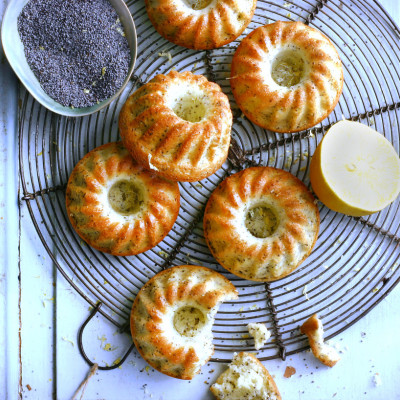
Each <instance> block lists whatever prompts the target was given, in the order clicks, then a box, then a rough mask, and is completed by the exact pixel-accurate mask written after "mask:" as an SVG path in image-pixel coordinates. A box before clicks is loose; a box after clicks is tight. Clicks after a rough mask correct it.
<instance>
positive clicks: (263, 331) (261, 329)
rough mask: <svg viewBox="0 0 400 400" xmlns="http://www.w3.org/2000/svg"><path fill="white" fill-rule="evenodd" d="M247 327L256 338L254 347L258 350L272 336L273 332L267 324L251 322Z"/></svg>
mask: <svg viewBox="0 0 400 400" xmlns="http://www.w3.org/2000/svg"><path fill="white" fill-rule="evenodd" d="M247 329H248V331H249V333H250V335H251V336H253V338H254V347H255V349H256V350H260V349H261V347H262V346H263V345H264V344H265V343H266V342H267V341H268V339H269V338H270V337H271V332H270V331H269V330H268V329H267V327H266V326H265V324H261V323H250V324H248V325H247Z"/></svg>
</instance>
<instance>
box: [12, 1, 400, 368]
mask: <svg viewBox="0 0 400 400" xmlns="http://www.w3.org/2000/svg"><path fill="white" fill-rule="evenodd" d="M127 4H128V6H129V8H130V10H131V12H132V14H133V17H134V21H135V24H136V29H137V34H138V43H139V48H138V58H137V63H136V65H137V66H136V70H135V72H134V75H133V76H132V79H131V81H130V83H129V85H128V86H127V88H126V90H125V91H124V92H123V93H122V94H121V96H120V97H119V98H118V99H117V100H116V101H114V102H113V103H111V104H110V105H109V106H108V107H107V108H106V109H104V110H103V111H101V112H99V113H97V114H95V115H91V116H88V117H83V118H77V119H73V118H68V117H61V116H58V115H56V114H53V113H51V112H49V111H47V110H46V109H45V108H43V107H41V106H40V105H39V104H38V103H37V102H36V101H35V100H34V99H33V98H32V97H31V96H30V95H29V94H28V93H27V92H26V91H25V90H24V89H23V88H21V91H20V98H21V100H20V111H19V161H20V172H21V184H22V190H23V197H22V200H25V201H26V202H27V205H28V209H29V213H30V215H31V218H32V221H33V224H34V226H35V228H36V230H37V233H38V235H39V237H40V239H41V241H42V242H43V245H44V247H45V249H46V250H47V252H48V253H49V255H50V256H51V258H52V260H53V262H54V263H55V264H56V266H57V268H58V270H59V271H60V273H61V274H62V275H63V276H64V277H65V278H66V279H67V280H68V282H69V283H70V284H71V286H72V287H73V288H74V289H75V290H76V291H78V292H79V293H80V295H81V296H82V297H83V298H84V299H86V300H87V301H88V302H89V303H90V304H91V305H92V306H93V307H94V306H95V305H96V303H97V302H99V301H100V302H102V304H103V307H102V308H101V309H100V312H101V313H102V315H103V316H104V317H105V318H107V319H108V320H109V321H111V322H112V323H114V324H115V325H116V326H117V327H119V328H120V329H121V330H124V329H126V328H127V321H128V319H129V314H130V309H131V305H132V301H133V299H134V297H135V295H136V294H137V292H138V291H139V289H140V288H141V287H142V286H143V284H144V283H146V282H147V280H148V279H149V278H151V277H152V276H153V275H154V274H156V273H157V272H159V271H161V270H162V269H165V268H168V267H169V266H172V265H182V264H195V265H204V266H207V267H209V268H212V269H215V270H217V271H219V272H221V273H222V274H224V275H225V276H226V277H227V278H229V279H230V280H231V281H232V282H233V283H234V284H235V286H236V287H237V288H238V291H239V293H240V298H239V300H238V301H234V302H228V303H225V304H223V305H222V306H221V308H220V311H219V312H218V314H217V317H216V320H215V324H214V328H213V333H214V344H215V354H214V358H213V359H212V360H213V361H222V362H229V361H230V360H231V358H232V353H233V352H234V351H246V350H247V351H252V350H254V345H253V342H252V340H251V339H249V338H248V336H247V328H246V325H247V324H248V323H250V322H263V323H265V324H266V325H267V327H268V329H269V330H271V332H273V336H272V340H270V341H269V342H268V343H267V344H266V345H265V346H264V347H263V348H262V349H261V350H260V351H259V354H258V357H259V358H260V359H261V360H267V359H271V358H277V357H282V358H285V356H286V355H289V354H292V353H295V352H299V351H301V350H304V349H305V348H307V346H308V343H307V341H306V340H305V337H304V336H302V335H301V334H300V332H299V329H298V327H299V325H301V323H302V322H303V321H304V320H305V319H306V318H308V317H309V316H310V315H312V314H313V313H318V314H319V316H320V318H322V321H323V323H324V328H325V331H326V337H328V338H330V337H333V336H335V335H337V334H338V333H340V332H342V331H343V330H344V329H346V328H348V327H349V326H351V325H352V324H353V323H355V322H356V321H357V320H358V319H360V318H362V317H363V316H364V315H365V314H366V313H367V312H368V311H370V310H371V309H372V308H373V307H374V306H375V305H376V304H378V303H379V302H380V301H381V300H382V299H383V298H384V297H385V296H386V295H387V294H388V293H389V292H390V291H391V290H392V289H393V288H394V286H395V285H396V284H397V283H398V282H399V281H400V267H399V259H400V249H399V242H400V238H399V229H400V214H399V208H400V201H399V199H397V200H396V201H395V202H394V203H392V204H391V205H390V206H389V207H387V208H386V209H385V210H383V211H381V212H379V213H377V214H374V215H372V216H369V217H366V218H353V217H348V216H345V215H342V214H339V213H335V212H333V211H331V210H329V209H327V208H326V207H324V206H323V205H322V204H321V203H319V209H320V216H321V226H320V233H319V237H318V241H317V243H316V246H315V248H314V250H313V252H312V254H311V255H310V256H309V258H308V259H307V260H306V261H305V262H304V263H303V264H302V265H301V266H300V267H299V268H298V269H297V270H296V271H294V272H293V273H292V274H290V275H289V276H288V277H286V278H284V279H281V280H279V281H276V282H273V283H267V284H265V283H260V282H251V281H246V280H242V279H239V278H237V277H235V276H233V275H231V274H229V273H227V271H225V270H224V269H223V268H222V267H220V266H219V265H218V264H217V263H216V262H215V260H214V259H213V257H212V256H211V254H210V252H209V250H208V247H207V245H206V243H205V241H204V237H203V230H202V213H203V210H204V206H205V204H206V202H207V199H208V198H209V196H210V194H211V192H212V191H213V190H214V189H215V188H216V186H217V185H218V184H219V183H220V182H221V181H222V180H223V179H224V178H225V177H227V176H229V175H230V174H232V173H233V172H235V171H237V170H240V169H242V168H245V167H246V166H249V165H268V166H273V167H277V168H282V169H285V170H287V171H290V172H291V173H293V174H294V175H296V176H297V177H298V178H299V179H301V180H302V181H303V182H305V183H306V184H307V185H309V178H308V172H309V164H310V157H311V155H312V154H313V153H314V150H315V148H316V146H317V144H318V143H319V142H320V141H321V139H322V137H323V135H324V133H325V132H326V130H327V129H328V128H329V127H330V126H331V125H332V124H333V123H334V122H336V121H338V120H340V119H342V118H345V119H351V120H355V121H360V122H363V123H365V124H367V125H370V126H372V127H373V128H374V129H376V130H378V131H379V132H381V133H382V134H384V135H385V137H386V138H387V139H388V140H389V141H390V142H391V143H392V144H393V146H394V147H395V149H396V151H397V152H399V150H400V139H399V126H400V76H399V74H400V71H399V69H398V68H397V67H398V65H400V31H399V28H398V27H397V26H396V25H395V23H394V22H393V21H392V20H391V18H390V16H389V15H387V13H386V12H385V10H384V9H383V8H382V7H381V6H380V5H379V3H377V2H376V1H366V0H351V1H350V0H348V1H340V0H332V1H327V0H324V1H316V0H296V1H294V0H292V1H290V0H288V1H285V0H276V1H264V0H258V2H257V9H256V12H255V15H254V18H253V20H252V22H251V24H250V25H249V27H248V28H247V29H246V30H245V32H244V33H243V35H242V36H241V37H240V38H238V39H237V40H235V41H234V42H232V43H230V44H228V45H226V46H224V47H223V48H220V49H216V50H210V51H193V50H187V49H184V48H182V47H178V46H175V45H173V44H172V43H170V42H168V41H166V40H164V39H163V38H162V37H161V36H160V35H159V34H158V33H157V32H156V31H155V30H154V28H153V26H152V25H151V23H150V21H149V19H148V17H147V14H146V10H145V7H144V1H133V0H130V1H128V3H127ZM276 20H291V21H303V22H305V23H306V24H310V25H312V26H313V27H315V28H317V29H319V30H320V31H322V32H323V33H324V34H325V35H327V36H328V37H329V38H330V39H331V41H332V42H333V43H334V45H335V46H336V48H337V49H338V50H339V53H340V56H341V59H342V62H343V67H344V75H345V83H344V88H343V94H342V96H341V98H340V101H339V103H338V105H337V107H336V108H335V110H334V111H333V112H332V114H331V115H329V117H328V118H326V119H325V120H324V121H323V122H322V123H321V124H319V125H317V126H316V127H314V128H312V129H309V130H307V131H304V132H300V133H296V134H283V135H282V134H276V133H272V132H269V131H266V130H263V129H261V128H260V127H258V126H255V125H254V124H252V123H251V122H250V121H249V120H247V119H246V118H245V117H244V116H243V115H242V114H241V112H240V110H238V108H237V106H236V104H235V102H234V100H233V97H232V94H231V91H230V84H229V80H228V79H227V78H228V77H229V72H230V63H231V59H232V55H233V53H234V51H235V49H236V47H237V46H238V44H239V42H240V40H241V39H242V38H243V37H244V36H245V35H247V34H248V33H249V32H251V31H252V30H253V29H255V28H257V27H259V26H261V25H264V24H267V23H270V22H273V21H276ZM168 53H169V54H170V55H171V58H170V59H169V58H168ZM172 69H176V70H179V71H185V70H190V71H192V72H194V73H196V74H203V75H205V76H206V77H208V79H209V80H212V81H215V82H217V83H218V84H219V85H220V86H221V87H222V89H223V91H224V92H225V93H226V94H227V95H228V96H229V98H230V100H231V107H232V110H233V113H234V125H233V129H232V146H231V150H230V153H229V157H228V160H227V162H226V163H225V164H224V165H223V167H222V168H221V169H220V170H219V171H218V172H217V173H215V174H214V175H212V176H210V177H209V178H207V179H204V180H203V181H201V182H197V183H180V190H181V210H180V214H179V217H178V219H177V221H176V223H175V225H174V227H173V229H172V231H171V232H170V234H169V235H168V236H167V237H166V239H165V240H164V241H163V242H161V243H160V244H159V245H158V246H157V247H155V248H153V249H152V250H149V251H147V252H146V253H143V254H140V255H138V256H134V257H114V256H110V255H108V254H104V253H100V252H98V251H96V250H94V249H92V248H90V247H89V246H88V245H86V244H85V243H84V242H83V241H82V240H80V238H79V237H78V235H77V234H76V233H75V232H74V230H73V229H72V227H71V225H70V223H69V221H68V217H67V215H66V210H65V187H66V183H67V181H68V177H69V174H70V173H71V171H72V169H73V167H74V166H75V164H76V163H77V162H78V161H79V160H80V159H81V158H82V157H83V156H84V155H85V154H86V153H87V152H88V151H90V150H91V149H93V148H95V147H97V146H99V145H101V144H103V143H107V142H110V141H116V140H118V138H119V135H118V114H119V110H120V108H121V106H122V105H123V103H124V102H125V100H126V99H127V97H128V96H129V95H130V94H132V93H133V92H134V91H135V90H136V89H138V88H139V87H140V86H141V85H143V84H144V83H146V82H147V81H148V80H150V79H151V78H152V77H154V76H155V75H156V74H159V73H168V72H169V71H170V70H172Z"/></svg>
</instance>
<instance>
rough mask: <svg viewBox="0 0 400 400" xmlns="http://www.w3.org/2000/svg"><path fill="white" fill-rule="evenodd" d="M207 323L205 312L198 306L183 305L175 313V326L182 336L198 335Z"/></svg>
mask: <svg viewBox="0 0 400 400" xmlns="http://www.w3.org/2000/svg"><path fill="white" fill-rule="evenodd" d="M205 323H206V319H205V317H204V314H203V313H202V311H201V310H200V309H198V308H196V307H189V306H187V307H182V308H180V309H179V310H177V311H176V312H175V315H174V327H175V329H176V330H177V332H178V333H180V334H181V335H182V336H187V337H194V336H196V335H197V334H198V333H199V331H200V330H201V328H203V326H204V325H205Z"/></svg>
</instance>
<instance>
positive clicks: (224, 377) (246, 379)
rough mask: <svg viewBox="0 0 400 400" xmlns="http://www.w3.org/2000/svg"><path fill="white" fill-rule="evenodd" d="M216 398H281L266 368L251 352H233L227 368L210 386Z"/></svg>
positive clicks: (221, 399) (223, 399) (227, 399)
mask: <svg viewBox="0 0 400 400" xmlns="http://www.w3.org/2000/svg"><path fill="white" fill-rule="evenodd" d="M210 390H211V392H212V393H213V395H214V396H215V397H216V398H217V400H281V395H280V393H279V390H278V387H277V386H276V383H275V381H274V379H273V378H272V376H271V375H270V373H269V372H268V370H267V369H266V368H265V367H264V365H262V364H261V362H260V361H259V360H258V359H257V358H256V357H255V356H254V355H253V354H251V353H246V352H242V353H239V354H235V355H234V357H233V360H232V362H231V363H230V364H229V367H228V369H227V370H226V371H225V372H223V373H222V374H221V375H220V376H219V377H218V379H217V381H216V382H215V383H214V384H213V385H212V386H211V387H210Z"/></svg>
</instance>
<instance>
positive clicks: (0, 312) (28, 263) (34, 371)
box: [0, 0, 400, 400]
mask: <svg viewBox="0 0 400 400" xmlns="http://www.w3.org/2000/svg"><path fill="white" fill-rule="evenodd" d="M6 2H7V1H6V0H0V15H2V14H3V12H4V7H5V4H6ZM382 4H383V5H384V6H385V7H386V8H387V9H388V10H389V13H390V14H391V15H392V17H393V18H394V19H395V20H396V21H397V22H398V23H400V5H399V2H397V1H394V0H385V1H382ZM0 93H1V96H2V97H1V101H0V111H1V112H0V324H1V325H0V346H1V348H2V349H3V352H4V356H3V357H0V358H1V360H0V398H6V399H12V400H13V399H18V398H27V399H40V400H42V399H50V398H57V399H60V400H64V399H70V398H71V396H72V394H73V393H74V391H75V389H76V388H77V387H78V385H79V384H80V382H81V381H82V380H83V379H84V377H85V374H86V373H87V372H88V370H89V367H88V366H87V365H86V363H85V362H84V361H83V359H82V358H81V356H80V354H79V352H78V349H77V339H76V335H77V332H78V328H79V327H80V325H81V323H82V322H83V320H84V319H85V318H86V316H87V315H88V313H89V311H88V304H87V303H86V302H85V301H84V300H83V299H82V298H81V297H80V296H79V295H78V294H76V293H75V292H74V291H73V290H72V289H71V288H70V287H69V286H68V283H67V282H66V281H65V280H64V279H63V278H62V276H60V274H57V273H56V271H55V270H54V266H53V264H52V263H51V260H50V259H49V256H48V255H47V254H46V253H45V250H44V249H43V246H42V244H41V243H40V240H39V239H38V238H37V235H36V233H35V231H34V228H33V226H32V223H31V220H30V217H29V215H28V212H27V206H26V204H25V203H24V204H22V208H21V218H20V224H21V228H20V230H19V226H18V220H19V219H18V205H17V195H16V190H17V181H18V179H17V155H16V146H17V133H16V130H15V129H16V125H15V111H16V82H15V79H14V78H13V75H12V73H11V72H10V70H9V68H8V67H7V66H6V65H4V64H0ZM2 185H3V186H2ZM3 204H4V206H3ZM1 218H3V219H1ZM19 233H20V234H21V238H20V241H18V235H19ZM19 244H20V260H21V262H20V266H21V288H22V291H21V293H22V294H21V297H19V290H18V288H19V284H18V273H19V270H18V268H19V264H18V257H19V250H18V245H19ZM3 274H6V279H5V278H4V277H3ZM53 283H54V284H55V286H53ZM51 298H54V300H51ZM19 301H20V302H21V310H22V312H21V321H22V330H21V345H22V352H21V360H22V376H21V375H20V371H19V368H20V364H19V358H20V357H19V335H18V333H19V332H18V330H19V308H18V303H19ZM44 304H45V306H44ZM399 304H400V286H399V287H397V288H396V289H395V290H394V291H393V292H392V293H391V294H389V296H388V297H387V298H386V299H385V300H384V301H382V303H381V304H379V305H378V306H377V307H376V308H375V309H374V310H373V311H372V312H370V313H369V314H368V315H367V316H366V317H364V318H363V319H362V320H361V321H359V322H358V323H357V324H356V325H354V326H353V327H351V328H349V329H348V330H347V331H345V332H344V333H342V334H341V335H339V336H338V337H336V338H335V339H333V340H332V342H333V343H338V344H339V346H340V348H341V349H342V351H343V354H342V360H341V361H340V362H339V363H338V364H337V366H335V367H334V368H332V369H329V368H327V367H324V366H323V365H320V364H318V362H317V361H316V360H315V359H314V358H313V356H312V355H311V354H310V353H308V352H304V353H301V354H296V355H294V356H291V357H289V358H288V359H287V360H286V361H285V362H282V361H280V360H272V361H267V362H266V363H265V365H266V366H267V368H268V369H269V370H270V372H271V374H273V375H274V376H275V379H276V382H277V384H278V387H279V388H280V391H281V394H282V397H283V398H284V399H286V400H294V399H300V400H325V399H331V398H334V399H346V400H359V399H368V400H381V399H390V400H394V399H399V398H400V385H399V384H398V377H399V376H400V357H398V349H399V341H398V332H399V331H400V313H399V312H398V307H399ZM115 331H116V329H115V327H114V326H112V325H111V324H108V323H107V322H106V321H105V320H104V319H103V318H101V317H99V318H95V319H94V320H93V321H92V322H91V323H90V325H89V326H88V327H87V330H86V331H85V336H84V340H85V348H86V349H87V353H88V354H89V355H90V356H91V357H92V358H93V360H94V361H97V362H99V363H103V362H107V363H109V364H111V363H112V362H113V361H114V360H116V359H117V358H118V357H120V356H121V355H122V353H123V350H124V349H125V347H128V346H129V344H130V343H131V341H130V338H129V337H128V336H127V335H122V336H121V335H118V334H116V335H114V333H115ZM363 333H365V335H363ZM103 335H104V337H105V338H106V340H105V341H103V342H102V341H101V340H99V339H98V337H103ZM363 336H365V337H363ZM71 342H72V343H71ZM108 343H109V344H110V345H111V346H112V347H111V348H112V349H113V348H114V347H118V348H116V349H114V350H112V351H106V350H105V349H104V347H105V345H106V344H108ZM54 360H56V364H54V363H53V362H54ZM288 365H290V366H294V367H295V368H296V370H297V372H296V374H295V375H294V376H292V377H291V378H290V379H287V378H284V377H283V374H284V370H285V368H286V366H288ZM222 369H223V366H222V365H219V364H213V365H210V366H206V367H205V368H203V374H202V375H199V376H198V377H196V378H195V379H194V380H193V381H192V382H187V381H178V380H175V379H172V378H168V377H166V376H164V375H162V374H160V373H158V372H156V371H153V370H152V369H151V368H147V369H146V364H145V363H144V361H143V360H142V359H141V357H140V356H138V354H137V353H136V351H135V352H134V353H133V354H132V355H131V356H130V357H129V358H128V360H127V361H126V362H125V364H124V365H123V366H122V368H121V369H116V370H114V371H111V372H103V371H99V372H97V373H96V375H95V376H94V377H93V378H92V379H91V380H90V382H89V384H88V385H87V388H86V392H85V395H84V399H86V400H88V399H107V400H124V399H135V400H136V399H138V400H139V399H150V398H151V399H156V400H159V399H163V400H184V399H185V400H187V399H191V400H200V399H201V400H205V399H211V398H212V396H211V395H210V393H209V391H208V388H209V384H206V383H204V382H205V381H206V382H208V383H210V382H213V380H214V379H215V377H216V376H217V374H218V373H219V372H220V370H222ZM212 370H215V371H214V372H213V373H210V372H209V371H212ZM375 373H379V374H380V377H381V379H382V386H379V387H375V385H374V383H373V376H374V374H375ZM20 378H21V382H22V384H21V387H20V383H19V382H20ZM27 385H29V387H30V388H31V390H28V388H27ZM145 385H146V386H145ZM335 393H336V396H334V395H335Z"/></svg>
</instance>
